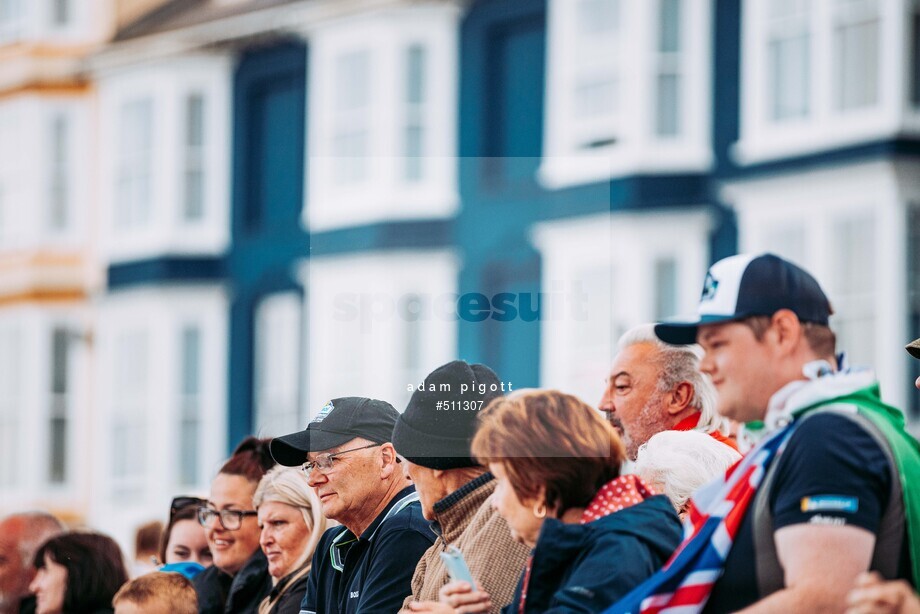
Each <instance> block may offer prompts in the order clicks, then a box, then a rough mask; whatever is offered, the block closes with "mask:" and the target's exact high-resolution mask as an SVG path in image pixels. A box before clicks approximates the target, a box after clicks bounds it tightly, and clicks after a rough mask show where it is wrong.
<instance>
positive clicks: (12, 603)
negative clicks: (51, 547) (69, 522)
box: [0, 512, 65, 614]
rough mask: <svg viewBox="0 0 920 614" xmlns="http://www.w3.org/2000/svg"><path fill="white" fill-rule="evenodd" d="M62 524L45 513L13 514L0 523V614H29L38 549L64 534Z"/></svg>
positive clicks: (31, 606) (33, 602)
mask: <svg viewBox="0 0 920 614" xmlns="http://www.w3.org/2000/svg"><path fill="white" fill-rule="evenodd" d="M64 529H65V527H64V525H63V524H61V521H60V520H58V519H57V518H55V517H54V516H52V515H51V514H48V513H46V512H24V513H20V514H12V515H10V516H7V517H6V518H4V519H3V520H0V614H31V613H32V612H34V611H35V599H34V597H32V595H30V594H29V583H30V582H31V581H32V578H33V577H34V576H35V567H34V566H33V565H32V562H33V561H32V559H33V558H34V557H35V552H36V551H37V550H38V548H39V546H41V545H42V544H44V543H45V542H46V541H48V540H49V539H51V538H52V537H54V536H55V535H58V534H59V533H63V532H64Z"/></svg>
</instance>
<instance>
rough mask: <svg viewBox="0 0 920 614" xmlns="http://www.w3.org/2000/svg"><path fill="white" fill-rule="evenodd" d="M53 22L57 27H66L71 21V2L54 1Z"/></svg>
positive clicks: (63, 0) (64, 0) (68, 0)
mask: <svg viewBox="0 0 920 614" xmlns="http://www.w3.org/2000/svg"><path fill="white" fill-rule="evenodd" d="M51 21H52V23H53V24H54V25H56V26H66V25H67V23H68V22H69V21H70V0H52V14H51Z"/></svg>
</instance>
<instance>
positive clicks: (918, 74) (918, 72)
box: [910, 9, 920, 396]
mask: <svg viewBox="0 0 920 614" xmlns="http://www.w3.org/2000/svg"><path fill="white" fill-rule="evenodd" d="M910 48H911V54H910V57H911V76H912V78H911V93H912V95H911V100H912V101H913V103H914V106H915V107H920V9H917V12H916V13H914V17H913V27H912V28H911V46H910ZM914 396H917V395H914Z"/></svg>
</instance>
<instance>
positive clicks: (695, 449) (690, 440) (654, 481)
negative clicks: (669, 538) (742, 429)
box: [633, 431, 741, 518]
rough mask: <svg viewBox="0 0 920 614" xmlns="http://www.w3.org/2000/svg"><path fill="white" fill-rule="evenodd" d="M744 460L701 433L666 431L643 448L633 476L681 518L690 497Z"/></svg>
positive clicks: (736, 453) (640, 450) (730, 449)
mask: <svg viewBox="0 0 920 614" xmlns="http://www.w3.org/2000/svg"><path fill="white" fill-rule="evenodd" d="M740 459H741V455H740V454H738V452H736V451H735V450H733V449H732V448H730V447H728V446H726V445H724V444H722V443H720V442H718V441H716V440H715V439H713V438H712V437H710V436H709V435H707V434H705V433H703V432H700V431H662V432H661V433H658V434H657V435H654V436H653V437H652V438H651V439H649V440H648V441H647V442H646V443H645V444H643V445H642V446H641V447H640V448H639V455H638V456H637V457H636V462H635V465H634V466H633V472H634V473H635V474H636V475H638V476H639V477H641V478H642V479H643V480H644V481H645V483H646V484H648V485H649V486H651V487H652V488H653V489H655V492H659V493H661V494H663V495H667V497H668V499H670V501H671V505H673V506H674V509H675V510H677V513H678V514H679V515H680V517H681V518H683V517H684V514H685V512H686V511H687V503H688V501H689V500H690V496H691V495H692V494H693V493H694V491H696V490H697V489H698V488H699V487H700V486H703V485H704V484H706V483H708V482H711V481H712V480H713V479H715V478H717V477H719V476H721V475H723V474H724V473H725V472H726V471H727V470H728V468H729V467H731V466H732V465H734V464H735V463H736V462H738V460H740Z"/></svg>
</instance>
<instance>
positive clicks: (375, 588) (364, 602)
mask: <svg viewBox="0 0 920 614" xmlns="http://www.w3.org/2000/svg"><path fill="white" fill-rule="evenodd" d="M397 417H398V414H397V412H396V410H395V409H393V407H392V406H391V405H390V404H389V403H385V402H383V401H377V400H375V399H366V398H361V397H344V398H340V399H333V400H332V401H330V402H329V403H327V404H326V405H325V406H324V407H323V408H322V410H321V411H320V412H319V414H318V415H317V416H316V417H315V418H314V419H313V420H312V421H311V422H310V424H308V425H307V428H306V429H305V430H303V431H300V432H298V433H293V434H291V435H285V436H284V437H278V438H276V439H274V440H272V443H271V451H272V455H273V456H274V457H275V460H277V461H278V463H279V464H281V465H285V466H288V467H296V466H302V467H303V469H304V471H305V472H306V473H307V478H308V480H309V482H310V486H311V487H312V488H313V490H314V491H316V494H317V496H318V497H319V499H320V501H321V502H322V504H323V513H324V514H325V516H326V517H327V518H331V519H333V520H337V521H338V522H340V523H341V524H342V525H343V526H340V527H333V528H331V529H329V530H328V531H326V533H324V534H323V537H322V539H321V540H320V542H319V544H318V545H317V547H316V551H315V553H314V555H313V563H312V570H311V572H310V576H309V578H310V579H309V581H308V584H307V593H306V596H305V597H304V601H303V603H302V604H301V612H302V613H303V612H305V613H307V614H311V613H312V614H316V613H321V612H325V613H328V614H331V613H333V612H335V613H337V614H338V613H341V614H345V613H351V612H396V611H397V610H398V609H399V608H400V606H401V605H402V602H403V599H404V598H405V597H406V596H407V595H408V594H409V593H410V591H411V588H410V581H411V579H412V571H413V569H414V567H415V563H416V562H417V561H418V559H419V558H420V557H421V556H422V554H423V553H424V552H425V551H426V550H427V549H428V548H429V546H431V544H432V543H433V542H434V538H435V536H434V533H432V532H431V530H430V529H429V527H428V523H427V521H425V519H424V518H423V517H422V513H421V508H420V505H419V502H418V494H416V492H415V488H414V487H413V486H412V484H411V482H410V480H409V479H408V478H407V477H406V476H405V475H403V472H402V470H401V469H400V467H399V465H398V464H397V463H398V460H397V457H396V451H395V450H394V449H393V445H392V444H391V443H390V439H391V436H392V433H393V426H394V424H395V423H396V418H397Z"/></svg>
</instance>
